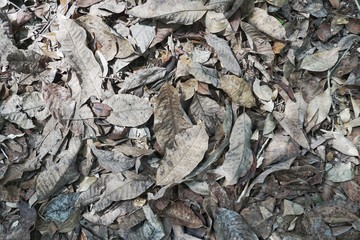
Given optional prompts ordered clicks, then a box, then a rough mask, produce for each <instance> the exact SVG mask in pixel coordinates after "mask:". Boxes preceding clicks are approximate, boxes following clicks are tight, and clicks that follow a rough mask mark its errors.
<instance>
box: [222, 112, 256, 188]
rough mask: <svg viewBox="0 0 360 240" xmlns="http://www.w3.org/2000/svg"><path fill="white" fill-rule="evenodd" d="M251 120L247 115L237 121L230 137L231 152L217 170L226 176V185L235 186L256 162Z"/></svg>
mask: <svg viewBox="0 0 360 240" xmlns="http://www.w3.org/2000/svg"><path fill="white" fill-rule="evenodd" d="M251 127H252V123H251V119H250V118H249V116H248V115H247V114H246V113H243V114H241V115H240V116H239V117H238V119H237V120H236V121H235V124H234V127H233V130H232V132H231V135H230V146H229V151H228V152H227V153H226V154H225V160H224V163H223V164H222V165H221V166H220V167H218V168H217V169H215V173H217V174H219V175H221V176H225V179H226V182H225V185H234V184H236V183H237V181H238V179H239V178H240V177H243V176H245V174H246V173H247V172H248V171H249V170H250V167H251V165H252V163H253V161H254V157H253V152H252V150H251V145H250V144H251V134H252V133H251Z"/></svg>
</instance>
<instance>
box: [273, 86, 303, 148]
mask: <svg viewBox="0 0 360 240" xmlns="http://www.w3.org/2000/svg"><path fill="white" fill-rule="evenodd" d="M295 98H296V102H293V101H292V100H291V99H288V100H287V101H286V105H285V112H284V114H282V113H279V112H273V115H274V117H275V119H276V120H277V121H278V122H279V123H280V125H281V126H282V127H283V128H284V129H285V131H286V132H287V133H288V134H289V135H290V136H291V137H292V138H293V139H294V140H295V141H296V142H297V143H298V144H299V145H300V146H302V147H303V148H305V149H310V146H309V141H308V140H307V138H306V136H305V133H304V132H303V123H304V118H305V111H306V107H307V104H306V102H305V101H304V99H303V98H302V95H301V93H295Z"/></svg>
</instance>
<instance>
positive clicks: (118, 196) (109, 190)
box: [104, 172, 153, 201]
mask: <svg viewBox="0 0 360 240" xmlns="http://www.w3.org/2000/svg"><path fill="white" fill-rule="evenodd" d="M123 174H124V177H125V179H124V180H122V179H119V178H116V177H115V178H113V179H111V180H110V181H109V182H107V183H106V189H105V192H104V198H106V199H108V200H111V201H122V200H129V199H133V198H136V197H138V196H139V195H140V194H142V193H143V192H145V191H146V189H148V188H149V187H150V186H151V185H152V184H153V182H152V181H151V180H150V178H148V177H146V176H143V175H137V174H135V173H134V172H124V173H123Z"/></svg>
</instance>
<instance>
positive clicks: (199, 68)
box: [189, 62, 220, 87]
mask: <svg viewBox="0 0 360 240" xmlns="http://www.w3.org/2000/svg"><path fill="white" fill-rule="evenodd" d="M189 73H190V74H191V75H193V76H194V77H195V78H196V80H198V81H200V82H203V83H208V84H211V85H213V86H214V87H218V86H219V81H220V79H219V77H218V72H217V71H216V70H215V69H213V68H208V67H204V66H203V65H201V64H200V63H197V62H191V63H190V64H189Z"/></svg>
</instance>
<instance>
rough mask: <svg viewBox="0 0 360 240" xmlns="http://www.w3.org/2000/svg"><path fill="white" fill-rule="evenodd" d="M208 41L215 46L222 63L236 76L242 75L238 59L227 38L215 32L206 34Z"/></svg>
mask: <svg viewBox="0 0 360 240" xmlns="http://www.w3.org/2000/svg"><path fill="white" fill-rule="evenodd" d="M205 39H206V42H207V43H208V44H209V45H210V46H211V47H212V48H214V50H215V52H216V54H217V56H218V58H219V60H220V62H221V64H222V65H223V67H224V68H226V69H227V70H229V71H230V72H231V73H233V74H235V75H236V76H240V74H241V69H240V65H239V63H238V61H237V59H236V58H235V56H234V53H233V51H232V49H231V48H230V46H229V45H228V42H227V41H226V40H225V39H222V38H219V37H217V36H216V35H215V34H207V35H205Z"/></svg>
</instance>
